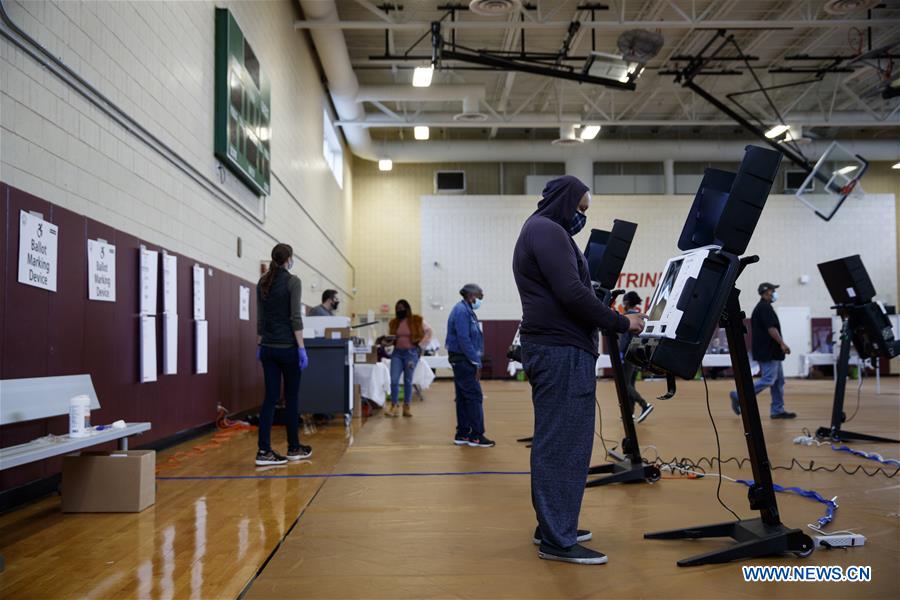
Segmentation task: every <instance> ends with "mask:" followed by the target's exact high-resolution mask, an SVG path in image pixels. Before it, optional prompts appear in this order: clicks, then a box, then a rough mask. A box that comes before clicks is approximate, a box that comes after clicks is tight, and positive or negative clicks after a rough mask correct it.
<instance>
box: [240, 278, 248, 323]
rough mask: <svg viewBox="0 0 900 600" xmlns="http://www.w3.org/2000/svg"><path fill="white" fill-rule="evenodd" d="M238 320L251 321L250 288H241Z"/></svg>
mask: <svg viewBox="0 0 900 600" xmlns="http://www.w3.org/2000/svg"><path fill="white" fill-rule="evenodd" d="M238 318H239V319H240V320H241V321H249V320H250V288H248V287H244V286H240V293H239V309H238Z"/></svg>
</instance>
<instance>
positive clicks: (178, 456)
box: [156, 404, 256, 475]
mask: <svg viewBox="0 0 900 600" xmlns="http://www.w3.org/2000/svg"><path fill="white" fill-rule="evenodd" d="M216 428H218V430H219V431H218V432H216V433H215V434H214V435H213V436H212V439H210V440H209V441H208V442H206V443H204V444H198V445H197V446H194V447H193V448H191V449H190V450H182V451H179V452H176V453H175V454H173V455H172V456H170V457H169V458H167V459H166V461H165V462H162V463H157V465H156V473H157V475H158V474H159V473H161V472H163V471H167V470H169V469H174V468H176V467H180V466H181V465H182V464H183V463H184V461H186V460H188V459H189V458H192V457H194V456H200V455H201V454H203V453H204V452H206V451H207V450H215V449H218V448H220V447H221V446H222V444H224V443H226V442H230V441H231V440H232V439H234V436H235V434H237V433H238V432H240V431H253V430H255V429H256V427H254V426H253V425H248V424H247V423H244V422H243V421H232V420H231V419H229V418H228V409H226V408H225V407H224V406H222V405H221V404H220V405H219V412H218V416H217V417H216Z"/></svg>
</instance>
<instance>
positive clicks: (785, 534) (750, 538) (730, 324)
mask: <svg viewBox="0 0 900 600" xmlns="http://www.w3.org/2000/svg"><path fill="white" fill-rule="evenodd" d="M755 258H756V257H751V258H750V259H743V260H742V261H741V262H742V265H744V264H748V263H749V262H754V260H753V259H755ZM739 294H740V292H739V290H737V288H733V289H732V291H731V293H730V295H729V297H728V301H727V303H726V306H725V311H724V313H723V315H722V320H721V323H720V324H721V326H722V327H724V328H725V331H726V334H727V336H728V348H729V351H730V353H731V364H732V369H733V370H734V381H735V384H736V385H737V393H738V399H739V400H740V404H741V419H742V420H743V423H744V436H745V437H746V439H747V450H748V453H749V457H750V465H751V467H752V469H753V480H754V483H753V485H752V486H751V487H750V490H749V492H748V497H749V499H750V508H751V509H753V510H758V511H759V513H760V517H759V518H757V519H746V520H739V521H732V522H727V523H718V524H715V525H701V526H698V527H688V528H685V529H673V530H670V531H658V532H655V533H645V534H644V538H645V539H655V540H675V539H697V538H710V537H730V538H733V539H734V540H735V541H736V542H737V543H735V544H733V545H732V546H730V547H728V548H725V549H723V550H715V551H713V552H706V553H704V554H698V555H697V556H692V557H690V558H684V559H682V560H679V561H678V566H679V567H690V566H695V565H704V564H711V563H724V562H729V561H732V560H737V559H748V558H756V557H761V556H775V555H779V554H787V553H793V554H796V555H798V556H801V557H802V556H808V555H809V554H811V553H812V551H813V548H814V546H813V542H812V539H810V537H809V536H808V535H806V534H805V533H803V531H801V530H800V529H791V528H788V527H786V526H785V525H783V524H782V523H781V519H780V517H779V514H778V503H777V501H776V500H775V489H774V487H773V484H772V471H771V467H770V464H769V457H768V454H767V452H766V442H765V438H764V437H763V429H762V421H761V419H760V417H759V407H758V405H757V403H756V394H755V393H754V391H753V375H752V374H751V372H750V359H749V357H748V355H747V348H746V346H744V325H743V321H744V313H743V311H742V310H741V305H740V301H739V298H738V296H739Z"/></svg>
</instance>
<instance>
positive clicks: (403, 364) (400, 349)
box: [384, 300, 432, 417]
mask: <svg viewBox="0 0 900 600" xmlns="http://www.w3.org/2000/svg"><path fill="white" fill-rule="evenodd" d="M394 312H395V314H396V317H394V318H393V319H391V321H390V323H388V333H390V335H391V336H392V337H393V338H394V352H393V353H392V354H391V404H390V406H388V407H386V408H385V410H384V416H385V417H396V416H397V403H398V400H399V395H400V376H401V375H402V376H403V416H404V417H411V416H412V412H411V411H410V408H409V403H410V401H411V400H412V380H413V373H415V371H416V365H417V364H418V362H419V356H420V355H421V350H420V348H421V347H423V346H425V345H427V344H428V342H430V341H431V335H432V331H431V327H430V326H429V325H428V323H426V322H425V320H424V319H423V318H422V317H421V316H419V315H416V314H413V311H412V307H410V305H409V302H407V301H406V300H397V304H396V306H395V307H394Z"/></svg>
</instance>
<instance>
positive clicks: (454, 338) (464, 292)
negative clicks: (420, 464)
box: [447, 283, 495, 448]
mask: <svg viewBox="0 0 900 600" xmlns="http://www.w3.org/2000/svg"><path fill="white" fill-rule="evenodd" d="M459 295H460V296H462V300H460V301H459V302H457V303H456V306H454V307H453V309H452V310H451V311H450V317H449V318H448V319H447V352H448V353H449V355H450V365H451V366H452V367H453V385H454V386H455V387H456V436H455V437H454V438H453V443H454V444H456V445H457V446H472V447H473V448H490V447H491V446H494V445H495V444H494V441H493V440H490V439H488V438H487V437H485V435H484V409H483V406H482V402H483V400H484V396H483V395H482V393H481V383H480V382H479V380H480V379H481V356H482V354H483V353H484V339H483V337H482V334H481V328H480V327H479V326H478V317H476V316H475V311H476V310H478V308H479V307H481V301H482V299H483V298H484V290H482V289H481V286H480V285H478V284H476V283H467V284H466V285H464V286H463V288H462V289H461V290H459Z"/></svg>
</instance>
